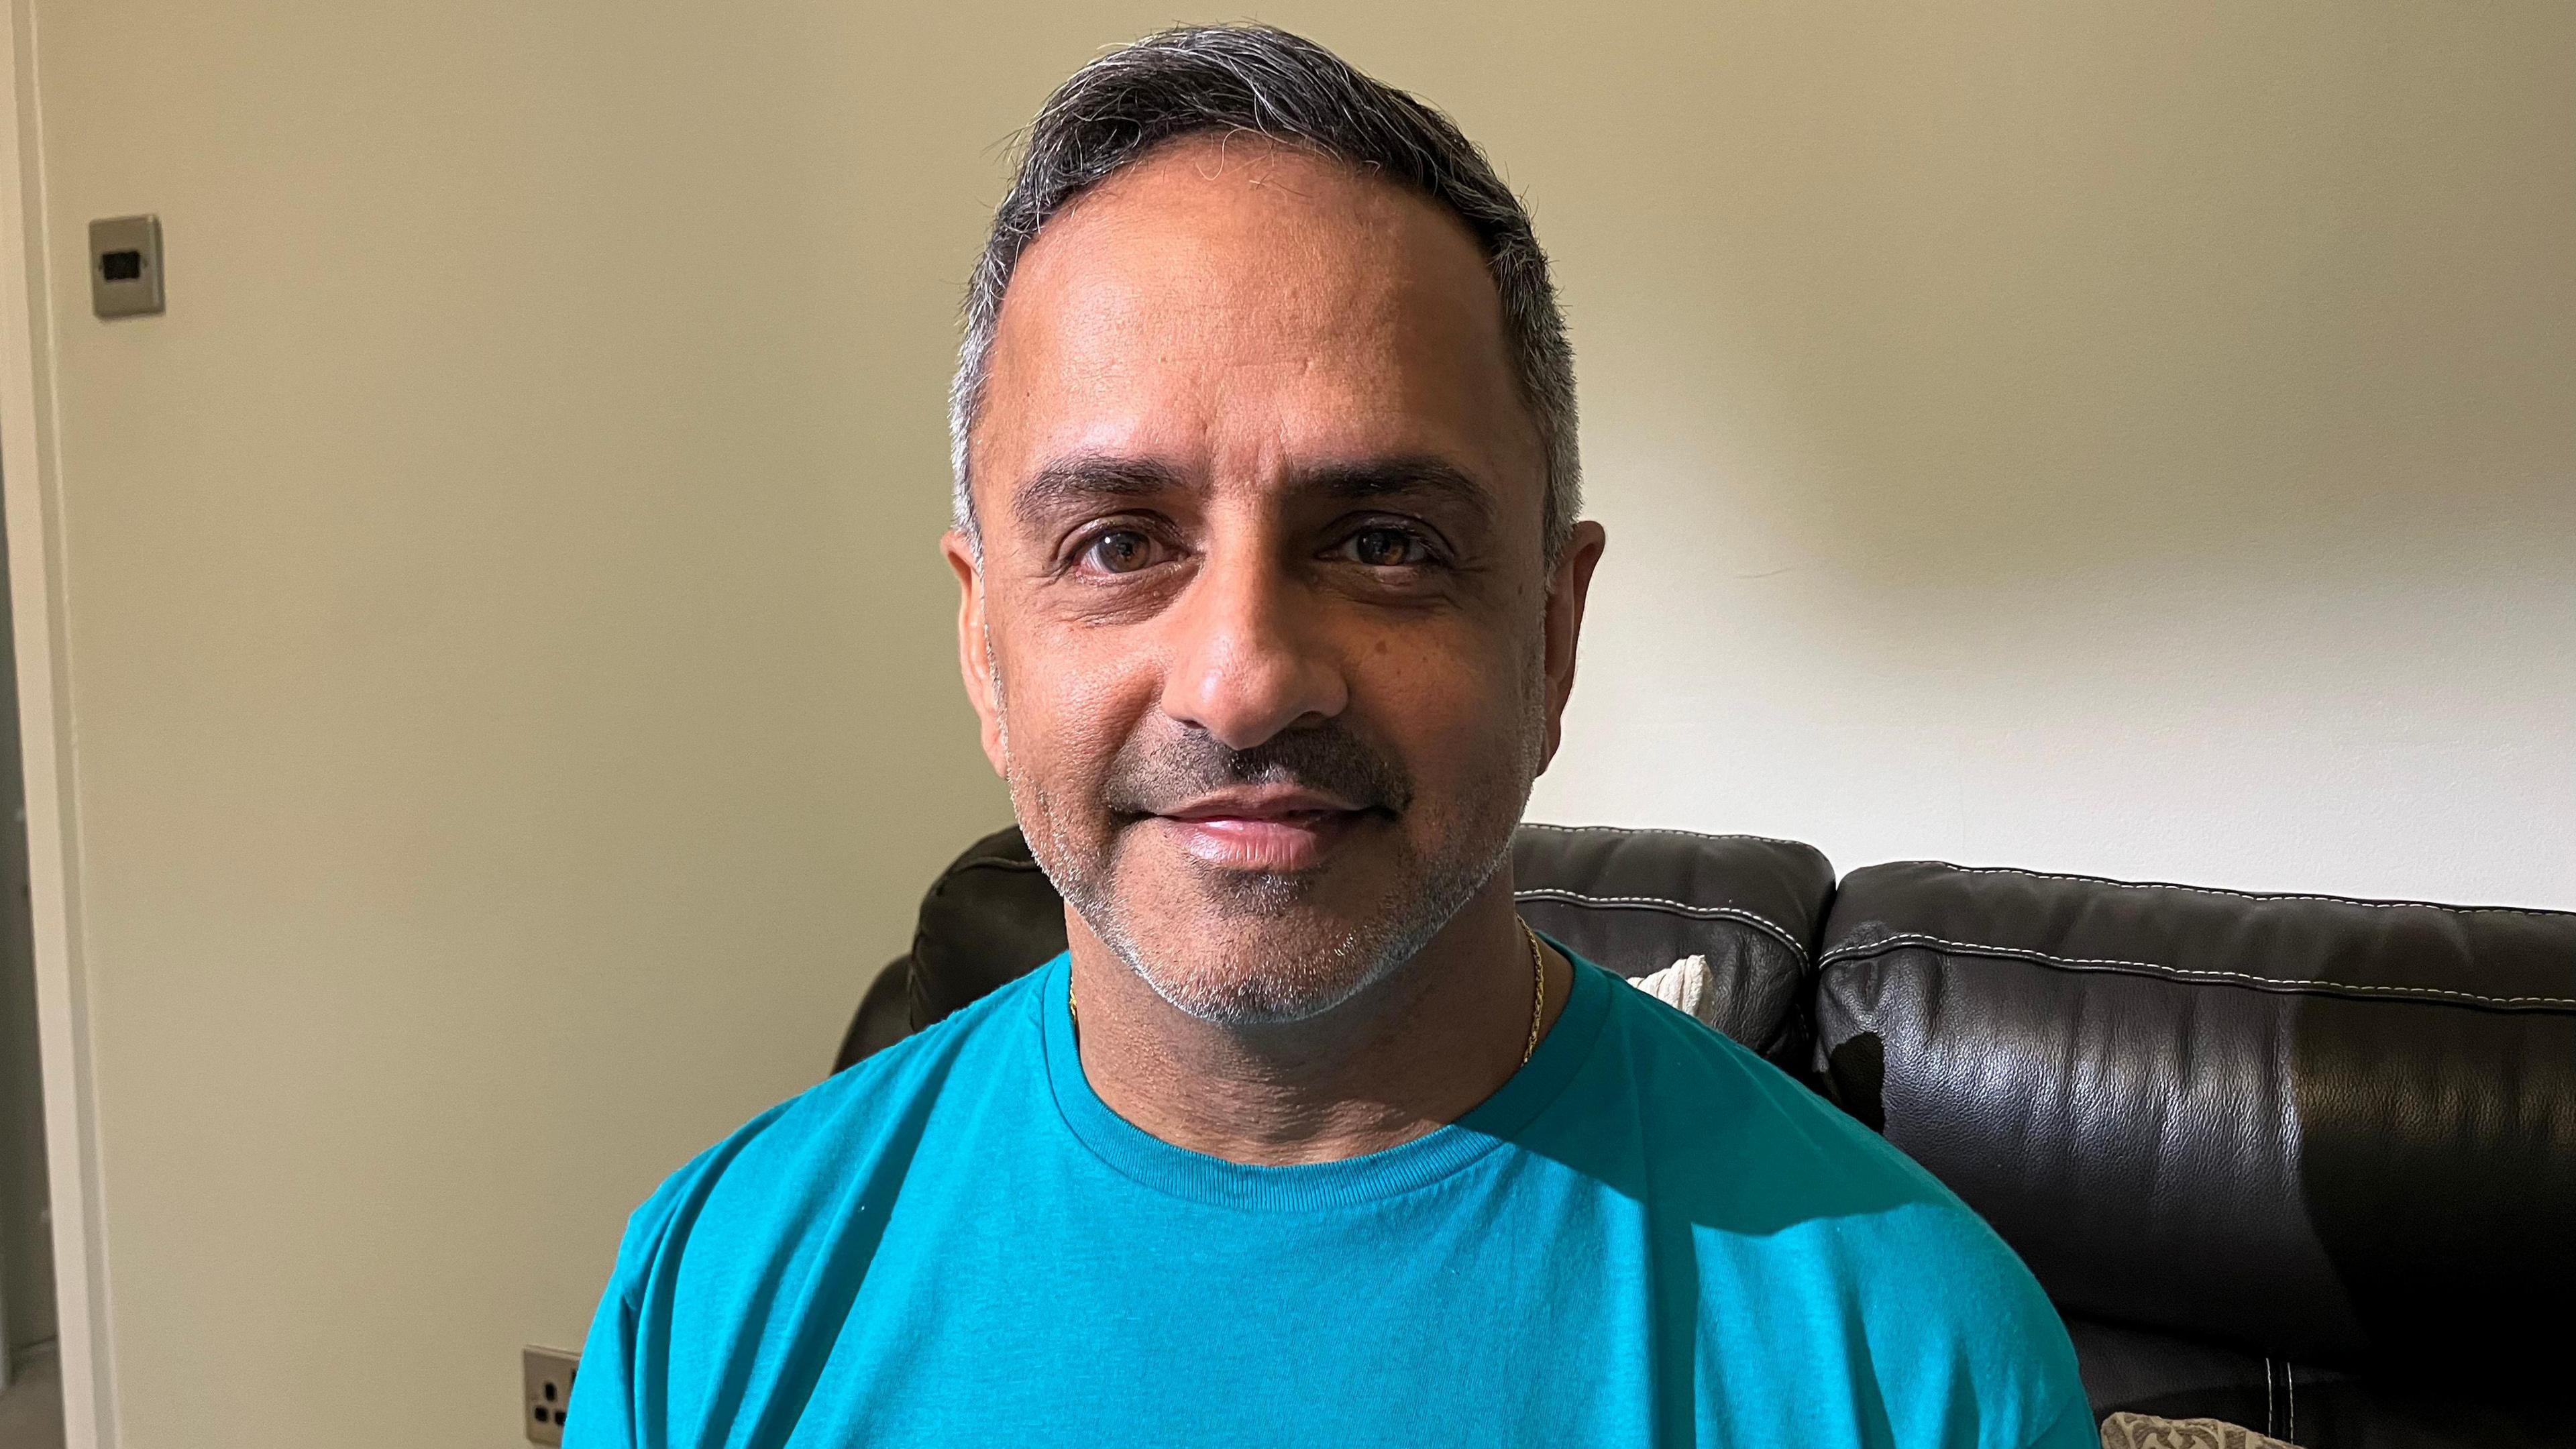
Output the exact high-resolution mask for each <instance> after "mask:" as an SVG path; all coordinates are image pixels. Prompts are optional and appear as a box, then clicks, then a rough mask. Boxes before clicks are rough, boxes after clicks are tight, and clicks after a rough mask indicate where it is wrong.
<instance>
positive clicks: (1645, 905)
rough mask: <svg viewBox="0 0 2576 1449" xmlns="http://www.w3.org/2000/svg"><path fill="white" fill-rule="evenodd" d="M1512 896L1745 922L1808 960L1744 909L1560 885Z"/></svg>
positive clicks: (1793, 940) (1798, 945)
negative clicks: (1593, 893) (1596, 893)
mask: <svg viewBox="0 0 2576 1449" xmlns="http://www.w3.org/2000/svg"><path fill="white" fill-rule="evenodd" d="M1512 894H1513V896H1514V897H1515V898H1516V899H1519V900H1524V901H1572V902H1577V903H1580V904H1582V905H1587V906H1610V907H1613V908H1617V907H1622V906H1625V907H1630V908H1633V909H1640V910H1668V911H1679V912H1681V913H1682V914H1683V915H1686V916H1725V917H1730V918H1732V919H1734V920H1739V921H1745V922H1749V923H1750V924H1753V925H1756V926H1760V927H1761V928H1762V929H1763V930H1765V931H1767V932H1769V933H1770V934H1771V935H1773V936H1775V937H1777V938H1778V939H1779V941H1780V944H1782V945H1784V946H1786V947H1788V948H1789V949H1790V950H1792V951H1795V952H1797V953H1798V959H1799V960H1800V961H1801V962H1803V961H1805V960H1806V959H1807V947H1806V943H1805V942H1802V941H1800V940H1799V939H1798V938H1797V937H1796V936H1794V935H1792V934H1791V933H1790V932H1789V931H1788V929H1787V928H1785V927H1783V926H1782V925H1781V924H1780V923H1779V922H1777V921H1774V920H1772V919H1770V918H1769V917H1767V916H1764V915H1762V914H1761V913H1760V912H1757V911H1748V910H1745V909H1744V908H1743V907H1741V906H1697V905H1693V904H1691V903H1690V902H1688V901H1676V900H1669V899H1667V898H1665V897H1663V896H1589V895H1585V894H1584V893H1583V892H1581V891H1573V890H1566V889H1564V888H1563V887H1560V886H1531V887H1530V888H1529V889H1527V890H1520V891H1514V892H1512Z"/></svg>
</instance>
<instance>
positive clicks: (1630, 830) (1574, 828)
mask: <svg viewBox="0 0 2576 1449" xmlns="http://www.w3.org/2000/svg"><path fill="white" fill-rule="evenodd" d="M1520 828H1521V829H1523V830H1553V831H1557V832H1558V833H1560V834H1564V835H1592V834H1604V835H1683V836H1688V837H1689V838H1691V839H1693V840H1754V841H1759V842H1761V843H1762V844H1764V845H1793V846H1796V847H1797V848H1798V849H1800V850H1813V849H1815V847H1814V846H1812V845H1809V844H1808V843H1806V842H1805V841H1803V840H1782V839H1781V838H1780V837H1778V836H1776V835H1712V834H1710V833H1709V832H1707V831H1705V830H1676V829H1674V828H1672V827H1671V826H1666V825H1548V824H1544V823H1542V822H1540V821H1536V820H1524V821H1522V822H1521V825H1520Z"/></svg>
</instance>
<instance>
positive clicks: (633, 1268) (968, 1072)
mask: <svg viewBox="0 0 2576 1449" xmlns="http://www.w3.org/2000/svg"><path fill="white" fill-rule="evenodd" d="M1046 974H1048V973H1046V972H1044V971H1039V972H1033V973H1031V974H1030V975H1028V976H1024V977H1021V978H1020V979H1018V980H1016V981H1013V982H1011V983H1009V984H1008V985H1006V986H1004V987H1002V988H1001V989H999V990H997V991H994V992H993V993H991V994H990V995H988V996H986V997H984V998H983V999H982V1000H980V1001H977V1002H975V1003H974V1004H973V1005H971V1006H969V1007H967V1008H966V1009H964V1010H962V1011H960V1012H958V1013H957V1014H956V1015H954V1016H951V1017H949V1018H948V1019H947V1020H945V1021H942V1022H939V1023H937V1024H936V1025H933V1026H931V1027H928V1028H926V1029H924V1030H922V1031H919V1032H916V1033H914V1034H913V1035H911V1036H908V1037H906V1038H904V1039H903V1040H901V1041H899V1042H896V1043H894V1044H893V1045H891V1046H888V1047H886V1048H885V1049H884V1050H882V1051H879V1052H877V1053H875V1054H874V1055H871V1056H869V1057H868V1058H867V1059H866V1060H864V1061H861V1062H858V1063H855V1064H853V1065H852V1066H850V1067H848V1068H847V1069H845V1070H843V1071H841V1072H838V1073H836V1074H834V1075H833V1076H831V1077H829V1078H826V1079H825V1080H824V1081H822V1082H820V1083H818V1084H817V1085H815V1086H813V1087H810V1088H808V1089H807V1090H805V1091H804V1092H802V1093H799V1094H798V1095H796V1096H794V1097H791V1098H789V1099H787V1100H786V1101H784V1102H781V1103H779V1104H777V1105H776V1106H773V1107H771V1108H769V1109H768V1110H766V1111H764V1112H762V1113H761V1114H760V1115H758V1116H756V1117H753V1118H752V1119H751V1120H750V1121H748V1122H745V1123H744V1124H743V1125H742V1126H740V1127H738V1128H736V1129H734V1131H732V1132H731V1133H729V1134H727V1135H726V1136H725V1137H724V1139H723V1140H721V1141H719V1142H717V1143H715V1144H714V1145H712V1146H710V1147H708V1148H707V1149H706V1150H704V1151H702V1152H700V1153H699V1154H698V1155H697V1156H695V1157H693V1158H691V1159H690V1160H689V1161H688V1163H687V1164H685V1165H684V1166H682V1167H681V1168H680V1169H679V1170H678V1171H676V1172H674V1173H672V1174H671V1175H670V1176H669V1177H667V1178H665V1179H664V1180H663V1181H662V1184H661V1186H659V1187H658V1188H656V1189H655V1190H654V1192H653V1194H652V1195H651V1196H650V1197H648V1198H646V1199H645V1200H644V1202H643V1203H642V1204H641V1205H640V1206H638V1207H637V1208H636V1209H635V1211H634V1213H633V1214H632V1215H631V1216H630V1217H629V1218H628V1219H627V1225H626V1233H625V1237H624V1240H623V1241H622V1243H621V1244H620V1246H619V1249H618V1255H617V1269H616V1274H615V1277H614V1279H613V1280H612V1283H611V1287H612V1290H622V1291H624V1292H626V1293H627V1294H628V1296H630V1297H631V1296H632V1294H633V1292H634V1290H635V1289H636V1288H638V1287H640V1285H641V1282H642V1280H643V1279H644V1278H645V1277H647V1276H649V1275H650V1272H651V1267H652V1264H653V1263H654V1262H655V1261H656V1260H657V1259H660V1258H662V1257H664V1256H666V1255H667V1253H668V1251H669V1250H670V1248H672V1247H673V1246H674V1245H675V1244H676V1243H677V1242H679V1241H681V1240H688V1241H690V1242H691V1243H692V1245H693V1246H706V1245H707V1244H708V1240H709V1239H713V1240H715V1241H714V1243H713V1246H715V1247H716V1248H717V1249H719V1250H722V1249H723V1248H724V1247H725V1246H726V1245H727V1244H729V1243H736V1242H745V1241H757V1240H763V1239H775V1238H779V1237H783V1236H787V1235H790V1234H792V1233H793V1232H794V1231H795V1229H796V1227H797V1225H798V1224H800V1223H806V1222H811V1221H815V1220H818V1219H819V1218H824V1217H828V1215H829V1214H830V1213H831V1212H833V1211H834V1210H835V1204H836V1202H837V1201H839V1200H841V1199H843V1198H845V1197H846V1196H847V1194H848V1193H849V1191H850V1190H851V1188H852V1187H853V1185H854V1184H858V1183H863V1182H869V1181H882V1180H883V1179H885V1178H886V1177H887V1176H888V1175H889V1173H891V1174H894V1175H896V1176H899V1175H900V1174H901V1172H902V1171H903V1170H904V1169H905V1168H906V1167H907V1166H908V1165H909V1159H910V1157H911V1155H912V1153H913V1152H914V1151H915V1150H916V1149H917V1147H918V1145H919V1142H920V1140H921V1138H922V1136H923V1134H924V1132H925V1130H926V1129H927V1128H928V1126H929V1124H930V1121H931V1119H932V1118H933V1117H935V1116H937V1115H939V1114H940V1113H941V1112H942V1111H943V1110H946V1109H947V1108H948V1106H949V1105H950V1099H951V1098H952V1097H955V1096H957V1095H959V1094H961V1093H962V1094H964V1095H968V1096H971V1095H973V1094H975V1093H977V1092H979V1091H982V1090H985V1089H986V1088H987V1087H988V1085H989V1084H990V1083H991V1082H992V1081H993V1080H994V1079H995V1078H996V1077H998V1076H1002V1075H1006V1074H1007V1067H1008V1065H1009V1059H1010V1058H1011V1056H1012V1055H1013V1054H1014V1053H1015V1052H1021V1051H1027V1050H1030V1049H1031V1048H1032V1047H1033V1045H1034V1037H1035V1033H1034V1032H1033V1031H1013V1030H1012V1028H1013V1027H1014V1026H1015V1025H1027V1024H1029V1023H1030V1020H1031V1018H1032V1017H1033V1015H1034V1011H1035V1007H1036V995H1035V993H1036V983H1037V982H1038V980H1039V979H1040V978H1041V977H1043V976H1045V975H1046Z"/></svg>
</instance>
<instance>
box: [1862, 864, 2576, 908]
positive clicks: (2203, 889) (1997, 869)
mask: <svg viewBox="0 0 2576 1449" xmlns="http://www.w3.org/2000/svg"><path fill="white" fill-rule="evenodd" d="M1902 863H1903V864H1907V865H1937V866H1939V867H1941V868H1942V869H1943V870H1955V871H1957V872H1959V873H1960V874H1962V875H2017V876H2021V877H2023V878H2024V879H2026V880H2063V881H2074V882H2077V883H2078V884H2082V885H2104V886H2116V887H2118V888H2119V889H2121V890H2124V891H2185V892H2188V893H2189V894H2192V895H2196V896H2226V897H2228V898H2230V899H2233V900H2240V901H2321V902H2323V903H2325V904H2327V905H2330V906H2368V907H2369V908H2370V909H2372V910H2374V911H2449V912H2452V913H2454V914H2456V915H2463V916H2547V917H2551V918H2568V919H2576V911H2554V910H2550V909H2548V908H2547V907H2544V906H2446V905H2443V904H2442V903H2441V902H2439V901H2370V900H2363V899H2361V898H2360V897H2358V896H2313V895H2297V894H2293V893H2291V892H2288V891H2232V890H2229V889H2227V888H2226V887H2224V886H2191V885H2176V884H2174V883H2173V882H2171V881H2161V880H2113V879H2111V878H2110V877H2108V876H2099V875H2063V874H2059V873H2057V872H2054V871H2045V870H2023V869H2021V868H2020V867H2018V866H2010V865H1954V864H1952V863H1951V862H1949V861H1946V860H1917V861H1906V862H1902Z"/></svg>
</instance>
